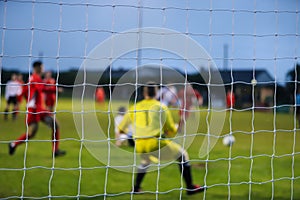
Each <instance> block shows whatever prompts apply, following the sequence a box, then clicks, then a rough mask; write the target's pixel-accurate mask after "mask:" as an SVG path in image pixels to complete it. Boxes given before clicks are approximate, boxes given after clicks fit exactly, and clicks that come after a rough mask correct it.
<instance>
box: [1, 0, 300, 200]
mask: <svg viewBox="0 0 300 200" xmlns="http://www.w3.org/2000/svg"><path fill="white" fill-rule="evenodd" d="M0 5H1V6H0V10H1V11H0V27H1V30H0V33H1V34H0V38H1V53H0V74H1V78H0V84H1V88H0V94H1V99H0V109H1V110H0V117H1V119H0V126H1V127H0V146H1V148H0V198H3V199H16V198H20V199H23V198H25V199H26V198H27V199H47V198H48V199H52V198H61V199H67V198H78V199H79V198H83V199H84V198H95V199H98V198H103V199H112V198H114V199H186V198H187V197H186V195H187V193H186V192H187V191H189V189H190V188H188V186H187V185H186V183H185V176H184V175H180V172H179V171H178V166H177V164H178V163H180V161H178V160H176V159H162V158H163V157H164V156H165V152H164V151H163V150H162V151H159V153H158V158H155V157H151V159H150V160H151V161H152V162H151V164H150V165H149V166H148V167H149V169H148V174H147V175H146V176H145V178H144V180H143V182H142V189H143V192H141V193H142V194H141V195H136V194H135V193H134V192H132V188H134V186H135V185H136V178H137V174H136V173H135V172H137V170H138V167H139V165H140V162H141V159H140V156H139V153H137V152H136V150H137V148H138V147H137V146H134V147H132V146H131V145H130V142H131V140H130V135H129V136H128V135H127V136H126V137H125V139H124V138H123V139H122V138H121V139H118V135H115V127H116V126H115V119H116V117H117V116H118V115H119V114H120V113H119V112H118V109H119V108H120V107H124V108H125V111H123V112H126V110H129V111H130V108H133V111H132V110H131V111H132V112H135V113H138V112H139V111H138V110H135V106H136V105H137V104H138V102H140V101H141V99H142V98H143V92H142V87H143V86H145V85H147V83H148V81H154V82H155V83H156V84H157V85H158V86H159V88H160V91H162V93H160V94H161V95H160V96H158V100H159V101H160V102H161V103H163V104H166V106H167V107H168V109H169V111H170V113H171V116H172V118H173V119H174V123H175V124H176V125H178V126H179V131H178V133H177V134H176V135H175V137H174V138H170V141H173V142H176V143H177V144H179V145H180V146H182V148H183V149H186V150H187V152H188V153H189V159H190V162H189V164H190V165H191V167H192V177H193V182H194V184H200V185H201V186H204V187H205V188H207V189H208V190H206V191H204V192H203V193H201V194H195V195H193V196H191V197H188V198H189V199H199V198H202V199H224V198H228V199H266V198H271V199H299V198H300V192H299V191H298V190H297V188H299V187H300V182H299V177H300V171H299V169H300V157H299V152H300V147H299V145H298V143H299V139H300V136H299V128H298V127H299V113H300V109H299V103H300V97H299V80H300V75H299V73H300V64H299V63H300V62H299V56H300V51H299V42H300V40H299V31H300V26H299V24H300V22H299V8H300V3H299V1H298V0H295V1H281V0H274V1H255V0H253V1H247V2H245V1H240V0H230V1H229V0H228V1H227V0H226V1H215V0H205V1H192V0H190V1H188V0H187V1H169V0H164V1H143V0H139V1H126V2H125V1H117V0H114V1H111V0H109V1H92V0H86V1H79V0H78V1H77V0H76V1H72V2H67V1H55V0H53V1H46V0H45V1H44V0H37V1H26V0H9V1H1V2H0ZM36 60H41V61H43V63H44V65H45V71H52V72H53V77H54V80H55V83H53V84H49V85H50V86H54V87H55V88H56V90H55V96H56V98H55V106H54V108H53V111H52V112H51V111H47V112H46V113H47V114H50V115H51V116H53V118H54V119H56V120H57V121H58V122H59V130H60V132H61V133H60V147H61V148H62V149H63V150H66V151H67V154H66V155H65V156H62V157H58V156H57V157H56V156H55V154H53V153H51V144H52V142H53V141H55V140H56V139H57V138H55V137H54V138H52V139H51V137H50V135H49V134H48V132H49V133H50V132H51V131H50V130H49V129H48V128H47V126H44V125H42V124H41V125H39V129H38V132H37V134H36V136H35V137H34V138H30V139H29V138H28V133H29V132H30V131H31V130H30V129H31V128H30V126H29V125H30V124H28V123H24V121H25V120H26V119H27V118H28V113H30V110H29V109H28V106H26V102H25V100H23V101H22V102H21V103H20V104H19V107H18V109H16V108H14V107H12V106H10V107H8V108H7V107H6V106H7V101H8V98H6V93H7V91H8V90H9V89H8V86H9V82H8V81H9V80H10V78H11V75H12V74H13V73H17V72H18V73H21V74H23V80H24V81H25V84H23V85H22V86H26V85H27V84H26V83H27V81H28V79H29V76H30V74H31V73H32V72H33V69H32V63H33V62H34V61H36ZM59 88H63V92H61V91H60V90H59ZM191 90H192V92H190V91H191ZM9 91H12V90H11V89H10V90H9ZM170 91H171V92H170ZM103 92H104V95H103ZM101 95H102V96H101ZM153 112H159V113H160V122H159V124H160V128H161V129H162V127H164V125H165V121H164V120H163V114H162V113H163V112H162V110H159V111H157V110H156V111H153ZM11 115H12V116H13V117H14V116H16V119H15V120H11V117H10V116H11ZM137 116H138V115H137ZM13 119H14V118H13ZM132 126H133V127H132V128H133V130H134V129H135V128H136V126H137V125H136V124H134V123H133V124H132ZM52 128H53V129H54V130H56V128H57V127H56V126H53V125H52ZM128 132H130V131H128ZM132 132H133V137H134V136H135V133H134V131H132ZM22 133H25V135H26V134H27V136H26V137H25V139H24V138H23V140H22V145H20V146H19V145H18V146H17V148H16V151H15V152H13V155H9V153H8V152H7V145H9V144H11V143H15V142H17V143H18V140H19V139H20V137H21V136H20V134H22ZM128 137H129V140H127V139H128ZM158 138H159V141H163V140H165V138H164V137H162V136H160V137H158ZM119 142H120V144H119ZM160 145H161V143H159V147H161V146H160ZM9 151H10V150H9ZM181 161H183V160H181Z"/></svg>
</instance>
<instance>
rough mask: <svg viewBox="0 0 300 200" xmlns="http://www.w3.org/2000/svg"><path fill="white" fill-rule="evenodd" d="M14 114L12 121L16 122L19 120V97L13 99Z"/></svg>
mask: <svg viewBox="0 0 300 200" xmlns="http://www.w3.org/2000/svg"><path fill="white" fill-rule="evenodd" d="M13 105H14V108H13V113H12V119H13V120H15V119H16V118H17V112H18V99H17V96H15V97H13Z"/></svg>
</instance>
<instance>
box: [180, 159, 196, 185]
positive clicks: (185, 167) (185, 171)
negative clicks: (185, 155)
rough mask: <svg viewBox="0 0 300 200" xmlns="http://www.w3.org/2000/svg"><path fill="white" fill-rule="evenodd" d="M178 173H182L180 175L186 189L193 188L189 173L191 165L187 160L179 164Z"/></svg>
mask: <svg viewBox="0 0 300 200" xmlns="http://www.w3.org/2000/svg"><path fill="white" fill-rule="evenodd" d="M179 170H180V173H182V177H183V179H184V181H185V184H186V187H187V188H188V189H193V179H192V173H191V166H190V165H189V163H188V162H185V163H180V164H179Z"/></svg>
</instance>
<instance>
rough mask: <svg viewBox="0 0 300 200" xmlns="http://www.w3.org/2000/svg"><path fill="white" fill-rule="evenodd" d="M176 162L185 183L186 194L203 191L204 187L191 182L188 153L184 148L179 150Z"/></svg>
mask: <svg viewBox="0 0 300 200" xmlns="http://www.w3.org/2000/svg"><path fill="white" fill-rule="evenodd" d="M178 162H179V170H180V173H181V174H182V177H183V179H184V181H185V184H186V188H187V194H188V195H192V194H196V193H199V192H203V191H204V190H205V188H204V187H201V186H199V185H195V184H193V178H192V169H191V165H190V162H189V157H188V153H187V152H186V151H185V150H184V149H181V150H180V156H179V158H178Z"/></svg>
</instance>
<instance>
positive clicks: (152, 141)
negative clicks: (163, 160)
mask: <svg viewBox="0 0 300 200" xmlns="http://www.w3.org/2000/svg"><path fill="white" fill-rule="evenodd" d="M152 148H157V139H156V138H148V139H137V140H136V143H135V151H136V153H140V154H141V163H140V165H139V166H138V169H137V174H136V179H135V184H134V188H133V192H141V183H142V181H143V180H144V177H145V175H146V173H147V169H148V168H149V165H150V163H151V161H150V158H149V156H150V155H149V152H151V150H152Z"/></svg>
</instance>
